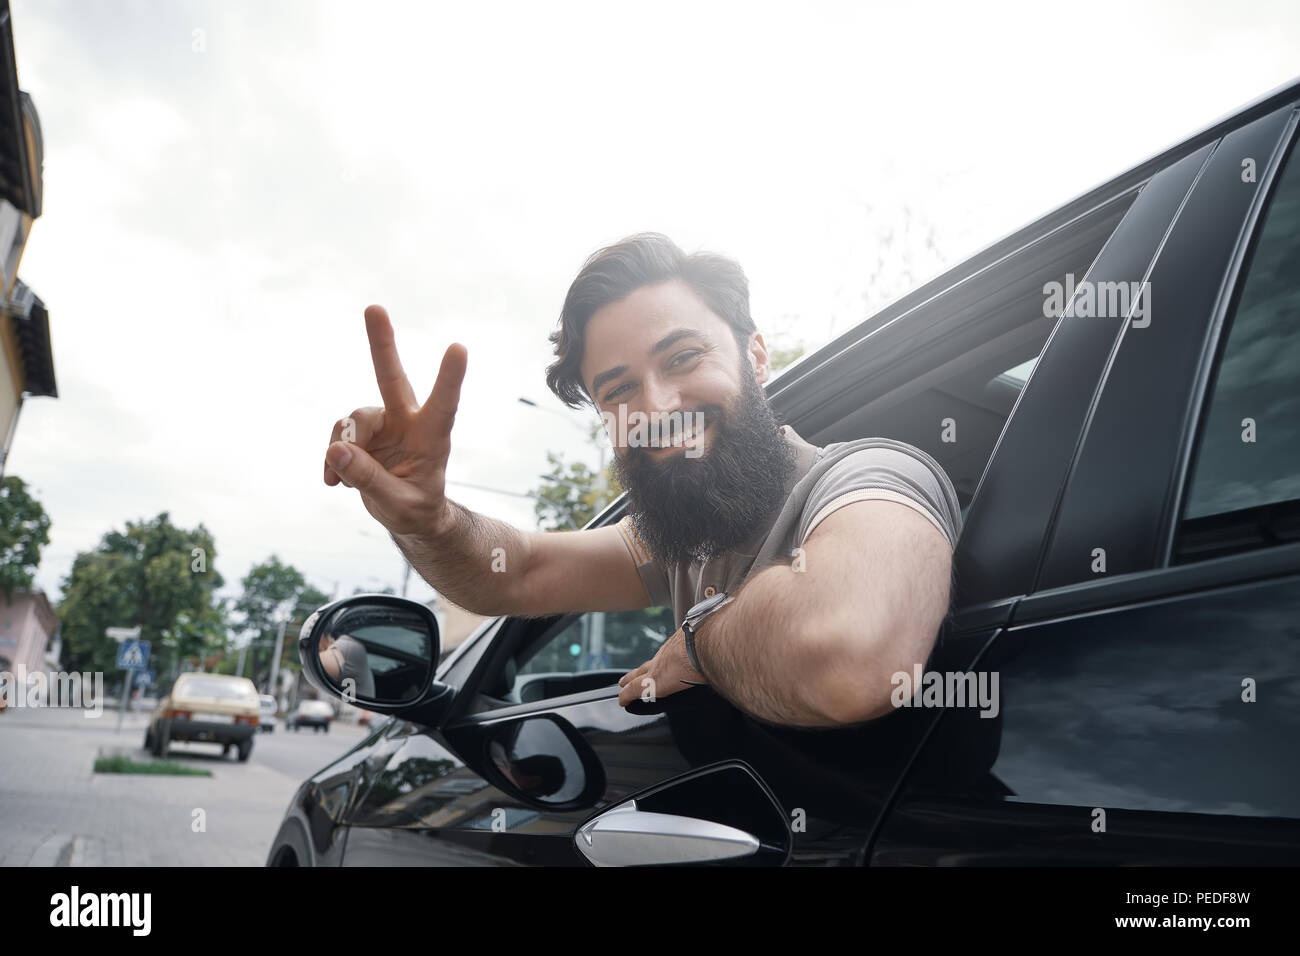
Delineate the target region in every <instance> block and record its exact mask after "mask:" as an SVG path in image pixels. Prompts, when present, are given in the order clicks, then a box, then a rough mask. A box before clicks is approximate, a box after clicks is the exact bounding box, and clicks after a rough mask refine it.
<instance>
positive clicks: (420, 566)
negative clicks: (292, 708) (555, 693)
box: [324, 305, 649, 617]
mask: <svg viewBox="0 0 1300 956" xmlns="http://www.w3.org/2000/svg"><path fill="white" fill-rule="evenodd" d="M366 332H367V334H368V335H369V337H370V354H371V359H372V361H373V363H374V366H375V377H376V379H377V380H378V383H379V392H380V395H381V396H382V398H383V401H384V406H383V407H382V408H360V409H357V410H356V411H354V412H353V413H352V414H351V415H349V416H347V417H346V418H342V419H339V421H337V422H336V423H335V424H334V431H333V434H332V435H331V437H330V445H329V448H328V449H327V450H326V453H325V471H324V481H325V484H327V485H330V486H333V485H337V484H340V483H342V484H344V485H347V486H348V487H352V488H356V489H357V491H358V492H360V494H361V500H362V503H363V504H364V505H365V507H366V510H367V511H369V512H370V514H371V515H372V516H373V517H374V518H375V520H376V521H378V522H379V523H380V524H382V525H383V526H384V527H385V528H386V529H387V530H388V532H389V533H390V534H391V535H392V537H393V540H394V542H396V544H397V546H398V547H399V548H400V549H401V550H402V553H403V554H405V555H406V557H407V560H409V561H410V562H411V566H412V567H414V568H415V570H416V571H418V572H419V574H420V576H421V577H423V578H424V579H425V580H426V581H428V582H429V584H430V585H431V586H432V587H433V588H434V589H435V590H437V591H438V592H439V593H440V594H443V595H445V596H446V597H447V599H448V600H450V601H452V602H454V603H455V604H458V605H460V606H461V607H464V608H465V609H467V610H469V611H473V612H474V613H476V614H486V615H496V614H514V615H521V616H526V617H542V616H545V615H548V614H554V613H559V612H564V611H618V610H629V609H633V608H640V607H645V606H646V605H647V604H648V603H649V598H648V596H647V594H646V592H645V588H644V587H643V586H642V584H641V579H640V577H639V576H638V575H637V572H636V568H635V565H634V563H633V559H632V556H631V554H630V553H629V552H628V550H627V547H626V545H624V543H623V541H622V538H621V536H620V535H619V534H618V532H617V530H615V529H614V528H612V527H608V528H599V529H593V530H590V531H557V532H531V531H520V530H518V529H516V528H514V527H512V526H511V525H508V524H506V523H505V522H502V521H498V520H496V519H494V518H488V517H486V516H484V515H480V514H477V513H475V512H473V511H470V510H469V509H467V508H465V507H463V506H461V505H459V504H457V503H455V502H454V501H451V500H450V499H449V498H447V497H446V493H445V491H446V469H447V459H448V457H449V455H450V452H451V429H452V425H453V423H454V422H455V419H456V410H457V408H458V406H459V403H460V388H461V383H462V382H463V381H464V378H465V368H466V363H467V359H468V354H467V352H466V350H465V347H464V346H463V345H460V344H453V345H451V346H450V347H449V348H448V349H447V352H446V354H445V355H444V356H443V359H442V366H441V368H440V369H439V371H438V378H437V381H436V382H435V383H434V386H433V391H432V392H431V393H430V395H429V398H428V400H427V401H426V402H425V403H424V405H422V406H421V405H419V404H418V403H417V402H416V399H415V393H414V391H413V390H412V388H411V385H410V382H409V380H408V379H407V377H406V373H405V372H404V371H403V369H402V364H401V361H400V359H399V358H398V355H397V348H396V344H395V342H394V337H393V329H392V325H391V323H390V322H389V319H388V313H387V312H385V311H384V309H383V308H382V307H380V306H373V305H372V306H370V308H368V309H366Z"/></svg>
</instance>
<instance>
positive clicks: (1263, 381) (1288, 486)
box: [1179, 153, 1300, 560]
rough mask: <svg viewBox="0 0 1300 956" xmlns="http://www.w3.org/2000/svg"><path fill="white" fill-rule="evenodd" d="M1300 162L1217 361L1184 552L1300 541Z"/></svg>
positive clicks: (1284, 179) (1272, 208)
mask: <svg viewBox="0 0 1300 956" xmlns="http://www.w3.org/2000/svg"><path fill="white" fill-rule="evenodd" d="M1298 317H1300V161H1297V159H1296V157H1295V155H1294V153H1293V154H1292V156H1291V158H1290V160H1289V161H1288V162H1287V165H1286V167H1285V168H1284V169H1283V170H1282V173H1281V176H1280V178H1279V180H1278V182H1277V186H1276V189H1275V191H1274V194H1273V196H1272V198H1271V200H1270V204H1269V208H1268V210H1267V213H1266V215H1265V217H1264V219H1263V221H1262V225H1261V226H1260V228H1259V230H1258V234H1257V237H1256V240H1255V246H1254V249H1253V251H1252V253H1251V255H1250V260H1249V265H1248V267H1247V269H1246V272H1245V274H1244V277H1243V279H1242V281H1241V284H1240V293H1239V297H1238V301H1237V304H1236V307H1235V312H1234V314H1233V316H1232V319H1231V325H1230V326H1229V328H1228V331H1227V333H1226V336H1225V342H1224V344H1223V346H1222V353H1221V357H1220V360H1219V363H1218V366H1217V368H1216V369H1215V374H1214V379H1213V384H1212V386H1211V389H1210V393H1209V398H1208V403H1207V406H1206V412H1205V415H1204V417H1203V419H1202V422H1201V428H1200V435H1199V438H1198V447H1197V450H1196V458H1195V464H1194V466H1193V469H1192V473H1191V480H1190V482H1189V487H1188V493H1187V499H1186V505H1185V510H1184V513H1183V518H1184V525H1183V528H1182V532H1183V533H1182V537H1181V541H1180V547H1179V553H1180V557H1181V559H1182V560H1188V559H1190V558H1193V557H1208V556H1212V555H1214V554H1223V553H1230V552H1233V551H1242V550H1248V549H1250V548H1257V547H1261V546H1264V545H1267V544H1271V543H1277V542H1281V541H1286V540H1297V539H1300V520H1297V512H1296V510H1295V509H1294V508H1292V507H1286V505H1288V504H1292V505H1293V504H1294V503H1296V502H1297V501H1300V321H1297V318H1298Z"/></svg>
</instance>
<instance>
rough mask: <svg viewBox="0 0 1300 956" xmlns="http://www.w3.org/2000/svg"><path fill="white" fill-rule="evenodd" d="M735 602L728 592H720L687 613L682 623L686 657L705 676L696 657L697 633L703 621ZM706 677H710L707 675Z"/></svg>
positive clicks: (690, 682) (691, 682)
mask: <svg viewBox="0 0 1300 956" xmlns="http://www.w3.org/2000/svg"><path fill="white" fill-rule="evenodd" d="M734 600H735V598H733V597H731V596H730V595H728V594H727V592H726V591H719V592H718V593H717V594H715V595H713V597H710V598H705V599H704V600H703V601H701V602H700V603H699V604H697V605H695V606H694V607H693V608H691V609H690V610H689V611H687V612H686V620H684V621H682V634H683V635H685V637H686V656H687V657H689V658H690V659H691V666H692V667H694V668H695V669H696V670H697V671H698V672H699V673H701V674H704V668H703V667H701V666H700V661H699V658H697V657H696V656H695V632H696V630H698V629H699V626H700V622H701V621H703V620H704V619H705V618H706V617H708V616H709V615H710V614H712V613H713V612H714V611H716V610H717V609H718V608H720V607H723V606H724V605H727V604H730V603H731V602H732V601H734ZM705 676H706V677H707V676H708V675H707V674H705ZM686 683H687V684H693V683H695V681H686Z"/></svg>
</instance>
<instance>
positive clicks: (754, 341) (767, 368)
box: [749, 332, 772, 385]
mask: <svg viewBox="0 0 1300 956" xmlns="http://www.w3.org/2000/svg"><path fill="white" fill-rule="evenodd" d="M749 363H750V365H752V366H753V367H754V376H755V378H757V379H758V384H760V385H763V384H765V383H766V382H767V380H768V379H769V378H771V377H772V360H771V358H770V357H769V356H768V354H767V343H766V342H764V341H763V333H762V332H755V333H754V334H753V335H751V336H750V337H749Z"/></svg>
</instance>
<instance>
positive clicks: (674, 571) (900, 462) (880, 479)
mask: <svg viewBox="0 0 1300 956" xmlns="http://www.w3.org/2000/svg"><path fill="white" fill-rule="evenodd" d="M781 431H782V433H783V434H784V435H785V437H786V440H787V441H789V442H790V443H791V444H792V445H793V446H794V448H795V469H794V473H793V474H792V475H791V477H790V479H789V481H788V483H787V486H786V488H787V495H786V500H785V504H784V505H783V506H782V508H781V512H780V514H778V515H777V517H776V520H775V521H774V522H773V524H772V525H771V526H770V527H769V528H767V529H765V530H763V531H761V532H759V533H758V534H756V535H755V536H754V537H753V538H752V539H751V540H750V541H749V542H747V543H746V544H745V545H744V546H742V547H740V548H738V549H736V550H735V551H729V552H727V553H725V554H721V555H717V556H716V557H713V558H710V559H709V560H708V561H705V562H703V563H700V562H693V563H691V564H678V565H675V566H674V567H672V568H670V569H669V568H665V567H664V566H663V565H662V564H661V563H660V562H659V561H658V560H657V559H656V558H655V557H654V556H653V555H652V554H651V553H650V550H649V548H647V547H646V545H645V543H644V542H643V541H642V540H641V538H640V536H638V535H637V533H636V531H635V530H634V529H633V527H632V523H631V519H630V518H629V517H625V518H624V519H623V520H622V521H620V522H619V523H618V525H617V527H618V529H619V531H620V532H621V533H622V536H623V541H624V543H625V544H626V545H627V547H628V551H630V552H631V554H632V560H633V561H635V562H636V565H637V573H638V574H639V575H640V577H641V582H642V583H643V584H644V585H645V589H646V593H647V594H648V595H649V597H650V603H651V605H652V606H657V607H658V606H662V607H672V609H673V618H674V620H675V622H676V624H677V626H678V627H681V623H682V621H683V620H684V619H685V618H686V612H687V611H688V610H690V609H691V608H692V607H693V606H694V605H696V604H698V603H699V602H700V601H702V600H704V599H705V598H707V597H712V596H713V595H714V594H715V593H716V592H718V591H726V592H732V591H735V590H736V589H737V588H738V587H740V585H741V583H742V582H743V581H744V579H745V577H746V576H747V575H748V574H749V572H750V571H751V570H752V569H753V568H755V567H758V568H760V569H761V568H764V567H767V566H768V565H769V564H772V563H774V562H775V561H777V560H778V559H779V560H782V561H784V562H785V563H787V564H788V563H790V561H791V560H792V558H793V557H794V555H793V553H792V552H793V551H794V549H795V548H800V547H803V543H804V541H806V540H807V538H808V536H809V535H810V534H812V532H813V529H814V528H816V526H817V525H818V524H819V523H821V521H822V520H823V519H825V518H826V516H827V515H829V514H831V513H832V512H833V511H835V510H836V509H838V508H841V507H843V506H845V505H848V504H852V503H853V502H855V501H864V500H870V499H886V500H889V501H897V502H898V503H900V504H903V505H907V506H909V507H911V508H913V509H914V510H916V511H917V512H918V513H920V514H921V515H923V516H925V517H926V518H928V519H929V520H930V522H931V523H932V524H933V525H934V526H935V527H936V528H938V529H939V530H940V531H942V532H943V534H944V536H945V537H946V538H947V539H948V543H949V545H951V546H953V547H954V548H955V547H956V545H957V538H958V536H959V535H960V534H961V522H962V517H961V506H960V504H959V503H958V501H957V492H956V491H955V490H954V489H953V486H952V482H951V481H950V480H949V479H948V476H947V475H946V474H944V471H943V468H942V467H940V465H939V463H938V462H937V461H935V460H934V459H933V458H931V457H930V456H929V455H927V454H926V453H925V452H923V451H921V449H919V448H916V447H914V446H912V445H908V444H906V443H904V442H900V441H894V440H893V439H890V438H860V439H857V440H855V441H847V442H835V443H833V444H830V445H826V446H825V447H824V448H818V447H817V446H816V445H810V444H808V442H806V441H804V440H803V439H802V438H800V437H799V436H798V435H797V434H796V433H795V431H794V429H792V428H791V427H790V426H789V425H783V426H781Z"/></svg>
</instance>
